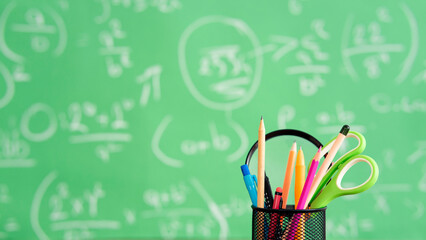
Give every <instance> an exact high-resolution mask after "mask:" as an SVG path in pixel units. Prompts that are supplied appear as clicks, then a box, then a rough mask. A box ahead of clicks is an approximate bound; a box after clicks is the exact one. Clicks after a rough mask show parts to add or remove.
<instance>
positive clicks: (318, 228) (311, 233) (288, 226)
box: [252, 205, 327, 240]
mask: <svg viewBox="0 0 426 240" xmlns="http://www.w3.org/2000/svg"><path fill="white" fill-rule="evenodd" d="M252 209H253V218H252V239H256V240H275V239H291V240H293V239H305V240H308V239H312V240H322V239H325V210H326V209H327V207H325V208H319V209H306V210H295V209H294V206H293V205H288V206H287V208H286V209H277V210H273V209H265V208H257V207H254V206H252Z"/></svg>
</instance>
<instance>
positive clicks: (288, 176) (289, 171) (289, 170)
mask: <svg viewBox="0 0 426 240" xmlns="http://www.w3.org/2000/svg"><path fill="white" fill-rule="evenodd" d="M295 158H296V142H294V143H293V146H291V150H290V153H289V155H288V160H287V168H286V171H285V177H284V183H283V196H282V200H283V204H282V205H281V207H282V209H285V208H286V207H287V199H288V193H289V192H290V184H291V178H292V176H293V169H294V161H295V160H296V159H295Z"/></svg>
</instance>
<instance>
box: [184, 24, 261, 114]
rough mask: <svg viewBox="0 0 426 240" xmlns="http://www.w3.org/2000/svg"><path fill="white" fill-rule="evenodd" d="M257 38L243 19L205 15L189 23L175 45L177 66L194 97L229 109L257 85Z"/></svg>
mask: <svg viewBox="0 0 426 240" xmlns="http://www.w3.org/2000/svg"><path fill="white" fill-rule="evenodd" d="M260 51H261V50H260V42H259V40H258V38H257V37H256V35H255V33H254V32H253V30H251V29H250V27H249V26H248V25H247V24H246V23H245V22H243V21H241V20H239V19H234V18H228V17H223V16H207V17H203V18H200V19H198V20H196V21H195V22H193V23H192V24H190V25H189V26H188V27H187V28H186V29H185V30H184V32H183V33H182V36H181V38H180V40H179V46H178V59H179V67H180V70H181V74H182V77H183V80H184V82H185V85H186V86H187V87H188V89H189V91H190V93H191V94H192V95H193V97H194V98H195V99H196V100H197V101H198V102H200V103H201V104H203V105H204V106H206V107H209V108H212V109H217V110H232V109H236V108H239V107H241V106H243V105H245V104H246V103H248V102H249V101H250V100H251V99H252V98H253V96H254V94H255V93H256V91H257V89H258V87H259V85H260V77H261V73H262V66H263V59H262V54H261V52H260Z"/></svg>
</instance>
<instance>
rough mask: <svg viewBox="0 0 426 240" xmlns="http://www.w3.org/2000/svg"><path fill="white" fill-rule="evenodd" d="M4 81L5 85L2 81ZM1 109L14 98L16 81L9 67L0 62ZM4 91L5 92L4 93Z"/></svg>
mask: <svg viewBox="0 0 426 240" xmlns="http://www.w3.org/2000/svg"><path fill="white" fill-rule="evenodd" d="M2 81H4V85H3V84H2V83H1V82H2ZM0 89H4V90H2V91H1V92H0V109H1V108H3V107H5V106H6V105H7V104H9V102H10V101H11V100H12V98H13V95H14V94H15V82H14V81H13V79H12V76H11V75H10V73H9V71H8V70H7V68H6V67H5V66H4V65H3V64H1V63H0ZM3 92H4V93H3Z"/></svg>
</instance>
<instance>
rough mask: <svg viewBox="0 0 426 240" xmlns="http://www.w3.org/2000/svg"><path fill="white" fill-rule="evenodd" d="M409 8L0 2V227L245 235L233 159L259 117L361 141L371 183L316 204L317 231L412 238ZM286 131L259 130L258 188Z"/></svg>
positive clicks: (420, 81) (423, 178) (36, 235)
mask: <svg viewBox="0 0 426 240" xmlns="http://www.w3.org/2000/svg"><path fill="white" fill-rule="evenodd" d="M425 10H426V4H425V2H424V1H366V0H362V1H338V0H326V1H302V0H285V1H266V2H260V1H256V2H255V1H242V0H234V1H222V0H221V1H210V0H207V1H183V0H93V1H84V0H78V1H70V0H49V1H24V0H15V1H10V0H4V1H0V239H44V240H45V239H117V238H136V239H250V238H251V214H252V210H251V208H250V205H251V203H250V199H249V196H248V194H247V191H246V189H245V187H244V182H243V179H242V174H241V171H240V165H242V164H243V162H244V159H245V156H246V154H247V152H248V150H249V149H250V147H251V145H252V144H253V143H254V142H255V141H256V140H257V130H258V126H259V125H258V124H259V119H260V116H263V118H264V119H265V127H266V131H267V132H271V131H274V130H277V129H299V130H303V131H305V132H308V133H310V134H311V135H313V136H315V137H316V138H317V139H318V140H319V141H321V142H322V143H326V142H328V141H329V140H330V139H331V138H333V137H335V136H336V134H337V133H338V131H339V129H340V128H341V126H342V125H343V124H349V125H350V126H351V129H352V130H354V131H358V132H360V133H362V134H363V135H364V136H365V138H366V140H367V147H366V150H365V152H364V154H366V155H369V156H371V157H372V158H374V159H375V160H376V162H377V164H378V165H379V168H380V176H379V180H378V182H377V183H376V185H375V186H374V187H373V188H371V189H369V190H368V191H366V192H364V193H362V194H359V195H356V196H350V197H342V198H339V199H336V200H335V201H333V202H332V203H331V204H330V205H329V206H328V209H327V239H424V238H425V237H426V230H425V228H424V223H425V221H426V219H425V214H424V208H425V206H424V204H425V201H424V199H425V196H426V195H425V194H426V164H425V159H426V129H425V126H424V123H425V121H426V97H425V93H426V50H425V48H426V42H425V39H426V32H425V29H426V28H425V27H426V26H425V22H426V17H425V14H424V12H425ZM293 140H294V139H288V138H287V139H276V140H274V141H273V142H270V143H269V142H268V145H267V150H266V171H267V173H268V175H269V176H270V178H271V182H272V185H273V186H272V188H273V189H275V188H276V187H278V186H282V181H283V179H284V170H285V164H286V158H287V153H288V150H289V143H291V142H292V141H293ZM298 144H299V145H300V146H302V147H303V149H304V151H305V157H306V163H308V160H310V158H311V157H312V156H313V155H312V154H313V152H314V149H312V146H311V145H309V143H307V142H303V141H300V142H298ZM351 144H354V142H353V141H347V142H345V145H344V146H343V147H342V151H340V152H339V154H342V153H343V150H348V149H350V147H351ZM255 160H256V159H253V163H254V164H251V165H250V170H251V171H252V172H253V173H256V172H257V168H256V164H255V162H256V161H255ZM367 176H368V172H366V168H365V166H363V165H362V164H361V165H360V166H358V165H357V166H356V167H354V171H351V174H348V176H346V177H345V178H344V182H345V184H346V185H347V186H354V185H357V184H360V183H362V182H363V179H365V178H366V177H367ZM290 192H291V194H293V187H292V188H291V190H290ZM291 194H290V198H289V203H293V201H294V200H293V198H292V195H291Z"/></svg>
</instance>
